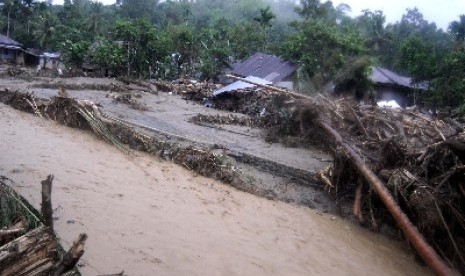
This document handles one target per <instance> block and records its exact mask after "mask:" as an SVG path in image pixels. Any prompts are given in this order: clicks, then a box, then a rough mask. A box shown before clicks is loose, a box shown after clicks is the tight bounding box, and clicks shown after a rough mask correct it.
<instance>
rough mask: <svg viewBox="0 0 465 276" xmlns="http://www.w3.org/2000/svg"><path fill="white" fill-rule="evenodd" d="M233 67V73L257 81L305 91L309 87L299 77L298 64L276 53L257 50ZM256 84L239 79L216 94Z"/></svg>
mask: <svg viewBox="0 0 465 276" xmlns="http://www.w3.org/2000/svg"><path fill="white" fill-rule="evenodd" d="M231 67H232V70H231V74H233V75H235V76H238V77H242V78H252V79H253V81H254V82H256V83H260V84H271V85H274V86H278V87H282V88H286V89H289V90H293V91H303V90H305V88H306V87H308V86H306V85H305V84H304V83H303V82H302V81H301V80H300V79H299V78H298V77H297V74H298V69H299V68H298V66H297V65H295V64H294V63H292V62H290V61H287V60H284V59H282V58H280V57H277V56H274V55H268V54H264V53H261V52H257V53H255V54H253V55H252V56H250V57H249V58H247V59H245V60H244V61H242V62H238V63H236V64H233V65H232V66H231ZM254 86H255V85H253V84H250V83H245V82H241V81H237V82H234V83H232V84H230V85H228V86H226V87H224V88H222V89H220V90H218V91H215V95H218V94H222V93H225V92H229V91H235V90H239V89H245V88H253V87H254Z"/></svg>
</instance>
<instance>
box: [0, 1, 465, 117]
mask: <svg viewBox="0 0 465 276" xmlns="http://www.w3.org/2000/svg"><path fill="white" fill-rule="evenodd" d="M0 8H1V16H0V27H1V29H2V33H3V34H5V35H8V36H9V37H11V38H13V39H15V40H17V41H19V42H21V43H23V45H24V46H25V47H30V48H39V49H43V50H47V51H60V52H62V53H63V56H64V58H65V61H66V62H67V63H68V64H70V65H75V66H78V67H79V66H80V65H81V64H82V63H83V61H87V62H92V63H93V64H95V65H96V66H98V67H102V68H109V69H111V70H112V71H113V72H118V73H119V74H122V75H123V74H124V75H130V76H132V77H152V78H163V79H172V78H177V77H179V75H180V74H183V75H187V76H190V77H197V78H201V79H212V78H214V77H215V76H216V75H217V74H218V73H219V72H220V71H221V70H222V69H223V68H225V67H226V66H227V65H228V64H229V63H231V62H233V61H235V60H240V59H243V58H245V57H247V56H249V55H251V54H252V53H254V52H256V51H262V52H266V53H272V54H276V55H280V56H283V57H285V58H287V59H290V60H292V61H294V62H296V63H297V64H299V65H301V69H302V70H301V71H302V72H304V73H306V75H308V76H310V77H311V78H312V79H313V80H314V83H315V85H316V86H317V87H322V86H323V85H325V84H326V83H328V82H329V81H331V80H333V81H336V82H342V81H343V80H346V79H347V78H351V79H353V80H355V81H353V82H351V83H352V85H357V86H359V87H360V88H362V89H365V90H367V89H369V86H370V84H369V83H368V82H367V80H366V76H367V74H368V73H369V66H370V65H372V64H380V65H382V66H385V67H387V68H389V69H392V70H395V71H398V72H400V73H403V74H406V75H410V76H412V77H413V78H414V80H415V81H416V82H418V83H423V82H424V81H428V82H429V84H430V85H429V87H430V92H429V93H425V94H423V95H422V96H423V101H424V103H425V104H429V105H434V106H452V107H460V106H461V109H459V110H462V112H465V73H464V72H465V70H464V68H465V15H462V16H460V17H459V18H451V23H450V25H449V28H448V29H447V30H442V29H439V28H437V26H436V25H435V24H434V23H432V22H428V21H427V20H425V19H424V18H423V15H422V13H421V11H419V10H418V9H408V10H406V11H405V14H403V15H402V16H401V17H400V18H399V20H398V21H397V22H396V23H393V24H387V23H386V18H385V16H384V14H383V12H382V11H370V10H365V11H364V13H363V14H362V15H361V16H358V17H356V18H351V17H349V16H348V12H349V11H350V7H349V6H348V5H344V4H341V5H338V6H336V7H335V6H334V5H333V4H332V3H331V2H321V1H319V0H301V1H300V2H298V1H291V0H237V1H223V0H178V1H173V0H168V1H159V0H118V1H117V2H116V3H115V4H114V5H108V6H105V5H103V4H101V3H99V2H92V1H90V0H74V1H70V0H65V2H64V4H63V5H53V4H52V3H51V2H39V1H34V0H2V1H0Z"/></svg>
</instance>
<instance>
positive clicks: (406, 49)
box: [400, 35, 439, 81]
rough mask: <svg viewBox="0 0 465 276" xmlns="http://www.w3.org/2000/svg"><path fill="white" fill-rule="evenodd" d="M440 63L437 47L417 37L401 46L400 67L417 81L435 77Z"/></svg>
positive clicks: (409, 39)
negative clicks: (437, 65)
mask: <svg viewBox="0 0 465 276" xmlns="http://www.w3.org/2000/svg"><path fill="white" fill-rule="evenodd" d="M437 62H439V60H438V56H437V52H436V49H435V45H432V44H431V43H429V42H428V41H425V40H423V39H421V38H420V36H418V35H415V36H412V37H409V38H408V39H406V40H405V41H403V42H402V44H401V45H400V65H401V66H402V68H404V69H405V70H406V71H407V72H408V73H409V74H410V75H411V76H413V78H414V80H415V81H424V80H430V79H432V78H433V77H434V73H435V72H434V70H431V69H432V68H435V65H436V63H437Z"/></svg>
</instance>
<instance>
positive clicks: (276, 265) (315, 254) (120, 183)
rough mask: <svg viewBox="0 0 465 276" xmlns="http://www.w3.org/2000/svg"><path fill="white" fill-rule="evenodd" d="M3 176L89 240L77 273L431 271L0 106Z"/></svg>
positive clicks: (341, 227) (382, 246)
mask: <svg viewBox="0 0 465 276" xmlns="http://www.w3.org/2000/svg"><path fill="white" fill-rule="evenodd" d="M0 137H1V141H2V142H1V143H0V174H1V175H5V176H7V177H9V178H11V179H13V180H14V181H15V182H16V183H17V187H15V188H16V189H17V190H18V191H19V192H20V193H22V194H23V195H24V196H25V197H26V198H27V199H28V200H30V201H31V203H32V204H33V205H35V206H36V207H37V208H39V207H40V181H41V180H43V179H44V178H45V177H46V176H47V174H49V173H53V174H54V175H55V180H54V183H53V185H54V186H53V197H52V200H53V207H54V209H55V212H54V216H55V217H56V221H55V228H56V231H57V232H58V235H59V236H60V237H62V239H63V244H64V246H65V247H66V248H67V247H69V246H70V245H71V243H72V241H73V240H74V239H75V238H77V236H78V234H79V233H83V232H84V233H87V234H88V235H89V238H88V240H87V248H86V252H85V254H84V256H83V258H82V260H81V262H80V264H81V268H80V269H81V271H82V273H83V275H99V274H110V273H120V272H121V271H124V273H125V275H126V274H127V275H429V274H430V272H429V271H428V269H427V268H425V267H422V266H420V265H419V264H417V263H416V262H415V261H414V258H413V256H412V255H411V254H410V253H408V252H407V251H406V249H405V247H404V246H403V245H402V244H400V243H398V242H393V241H391V240H389V239H387V238H385V237H383V236H380V235H377V234H375V233H372V232H369V231H368V230H366V229H362V228H360V227H358V226H356V225H354V224H351V223H349V222H347V221H345V220H343V219H340V218H338V217H336V216H334V215H331V214H324V213H321V212H319V211H318V210H312V209H309V208H306V207H300V206H294V205H290V204H287V203H283V202H276V201H270V200H267V199H264V198H259V197H256V196H254V195H251V194H248V193H244V192H240V191H238V190H235V189H234V188H231V187H229V186H227V185H224V184H222V183H219V182H217V181H214V180H211V179H206V178H203V177H200V176H197V175H195V174H193V173H192V172H191V171H189V170H187V169H185V168H183V167H180V166H177V165H174V164H172V163H169V162H166V161H161V160H157V159H155V158H153V157H150V156H147V155H145V154H141V153H132V154H131V155H129V156H127V155H124V154H123V153H122V152H120V151H118V150H117V149H116V148H114V147H112V146H110V145H108V144H106V143H105V142H103V141H101V140H99V139H98V138H96V137H95V136H93V135H90V134H88V133H85V132H83V131H79V130H75V129H70V128H66V127H63V126H59V125H57V124H56V123H54V122H50V121H46V120H41V119H39V118H37V117H34V116H33V115H30V114H26V113H22V112H19V111H16V110H13V109H11V108H10V107H8V106H5V105H3V104H0Z"/></svg>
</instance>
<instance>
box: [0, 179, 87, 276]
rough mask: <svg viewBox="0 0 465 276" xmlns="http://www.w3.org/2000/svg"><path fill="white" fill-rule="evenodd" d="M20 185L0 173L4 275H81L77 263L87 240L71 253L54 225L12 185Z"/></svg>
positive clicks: (0, 260)
mask: <svg viewBox="0 0 465 276" xmlns="http://www.w3.org/2000/svg"><path fill="white" fill-rule="evenodd" d="M16 185H17V184H15V183H14V182H13V181H12V180H11V179H9V178H7V177H5V176H2V175H0V268H1V275H5V276H10V275H11V276H13V275H68V276H71V275H75V276H78V275H81V274H80V273H79V271H78V270H77V268H76V267H75V265H76V263H77V261H78V260H79V258H80V257H81V255H82V254H83V252H84V251H83V243H82V247H81V248H80V250H79V251H72V253H68V254H67V253H66V252H65V251H64V250H63V248H62V247H61V245H60V244H59V241H58V238H57V237H56V235H55V232H54V231H53V227H52V226H51V225H47V223H46V221H45V220H44V219H43V216H42V215H41V214H40V213H39V212H38V211H37V210H35V209H34V208H33V207H32V206H31V205H30V204H29V202H27V201H26V200H25V199H24V198H23V197H22V196H21V195H19V194H18V193H17V192H16V191H15V190H14V189H13V188H12V186H16ZM48 198H49V199H50V195H48ZM43 204H44V203H43ZM50 211H51V209H50ZM50 218H51V214H50ZM83 237H85V235H84V236H83ZM80 245H81V244H80ZM69 252H71V250H70V251H69ZM74 253H78V254H80V255H79V256H77V255H73V254H74Z"/></svg>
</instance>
